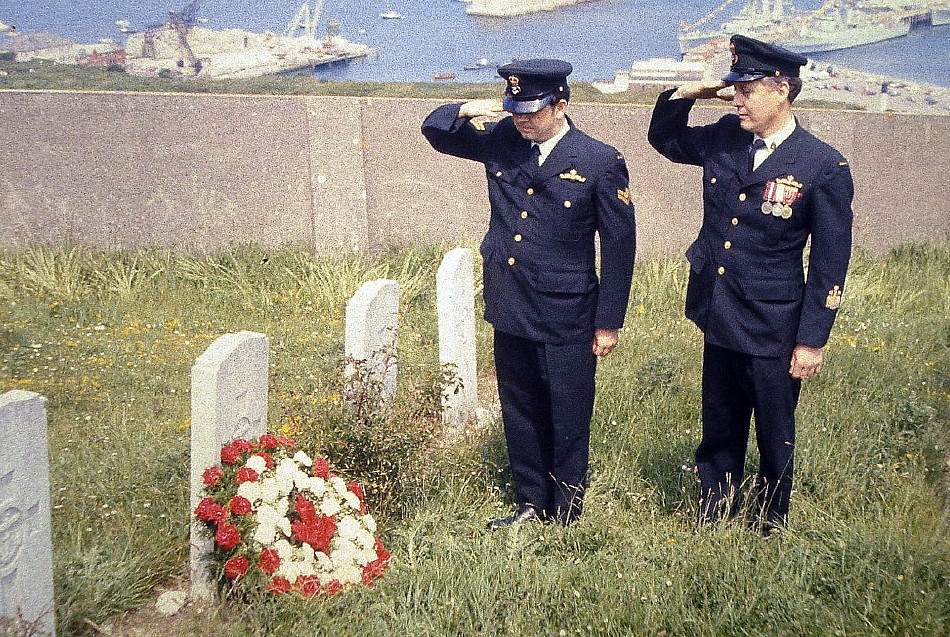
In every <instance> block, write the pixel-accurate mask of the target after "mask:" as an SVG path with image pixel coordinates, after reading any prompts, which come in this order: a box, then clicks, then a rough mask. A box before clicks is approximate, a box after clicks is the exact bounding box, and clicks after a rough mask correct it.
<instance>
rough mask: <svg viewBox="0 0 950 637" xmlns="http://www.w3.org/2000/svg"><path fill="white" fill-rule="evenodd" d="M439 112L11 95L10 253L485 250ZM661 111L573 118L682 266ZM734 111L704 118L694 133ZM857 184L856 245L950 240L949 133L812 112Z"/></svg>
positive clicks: (909, 118) (5, 118) (1, 183)
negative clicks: (78, 246)
mask: <svg viewBox="0 0 950 637" xmlns="http://www.w3.org/2000/svg"><path fill="white" fill-rule="evenodd" d="M437 105H438V102H435V101H429V100H406V99H381V98H373V99H361V98H347V97H305V96H299V97H272V96H217V95H180V94H176V95H165V94H126V93H78V92H0V130H2V131H5V133H4V135H3V137H4V139H3V142H4V144H3V148H2V150H0V224H2V225H3V227H4V232H3V233H2V234H0V241H2V242H5V243H13V242H19V241H25V240H29V241H50V242H59V241H73V242H77V243H86V244H92V245H97V246H104V247H113V246H114V247H118V246H144V245H156V246H185V247H203V248H213V247H217V246H223V245H227V244H231V243H246V242H258V243H261V244H264V245H276V244H279V243H284V242H296V243H302V244H306V245H309V246H312V248H313V249H314V250H315V251H317V252H340V251H341V250H344V251H350V250H366V249H376V248H382V247H385V246H387V245H392V244H404V243H408V242H418V241H424V242H432V243H447V244H457V243H458V242H459V241H461V240H469V241H471V240H477V239H478V238H479V237H480V236H481V234H482V233H483V232H484V230H485V227H486V225H487V219H488V203H487V197H486V189H485V183H484V176H483V171H482V168H481V166H480V165H477V164H474V163H472V162H466V161H463V160H459V159H455V158H451V157H446V156H442V155H439V154H438V153H436V152H435V151H433V150H431V148H430V147H429V146H428V144H427V143H426V142H425V140H424V139H423V137H422V135H421V134H420V133H419V126H420V124H421V122H422V120H423V119H424V118H425V116H426V114H428V113H429V111H431V110H432V109H433V108H434V107H435V106H437ZM650 111H651V108H650V107H646V106H629V105H623V106H620V105H591V104H575V105H572V107H571V114H572V116H573V118H574V120H575V122H576V123H577V124H578V125H579V126H580V127H581V128H582V129H584V130H585V131H586V132H588V133H590V134H591V135H593V136H594V137H597V138H599V139H603V140H605V141H607V142H609V143H611V144H613V145H614V146H616V147H617V148H619V149H620V150H621V151H622V152H623V153H624V154H625V155H626V157H627V164H628V167H629V169H630V182H631V190H632V192H633V194H634V203H635V205H636V213H637V223H638V239H639V250H640V253H641V254H642V255H649V254H669V253H676V252H680V251H682V250H683V249H684V248H685V246H686V245H688V242H689V241H690V240H691V239H692V237H694V236H695V234H696V230H697V228H698V225H699V219H700V217H701V197H700V194H699V189H700V183H699V179H700V172H699V169H698V168H694V167H689V166H678V165H674V164H671V163H670V162H668V161H666V160H665V159H663V158H662V157H660V156H659V155H658V154H657V153H656V152H655V151H654V150H653V149H652V148H650V146H649V145H648V144H647V142H646V130H647V125H648V122H649V119H650ZM724 112H726V111H725V110H724V109H719V108H697V109H696V112H695V113H694V122H697V123H700V122H706V121H713V120H714V119H716V118H718V117H719V116H721V115H722V114H723V113H724ZM799 117H800V119H801V121H802V122H803V123H804V125H805V126H806V127H807V128H809V129H810V130H811V131H812V132H814V133H815V134H816V135H818V136H819V137H820V138H822V139H824V140H825V141H827V142H829V143H831V144H832V145H834V146H836V147H837V148H838V149H839V150H840V151H841V152H842V153H843V154H844V155H845V156H846V157H847V158H848V159H849V160H850V162H851V166H852V170H853V173H854V177H855V186H856V197H855V203H854V209H855V213H856V227H855V234H856V239H857V243H858V244H859V245H863V246H865V247H867V248H869V249H872V250H881V249H885V248H887V247H889V246H892V245H895V244H898V243H902V242H906V241H914V240H924V239H931V238H946V237H948V236H950V195H948V192H947V184H948V183H950V117H940V116H927V115H897V116H895V115H890V114H875V113H856V112H845V111H800V112H799Z"/></svg>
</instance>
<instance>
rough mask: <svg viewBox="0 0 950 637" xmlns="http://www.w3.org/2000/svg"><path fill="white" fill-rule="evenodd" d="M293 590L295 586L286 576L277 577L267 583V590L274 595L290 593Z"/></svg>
mask: <svg viewBox="0 0 950 637" xmlns="http://www.w3.org/2000/svg"><path fill="white" fill-rule="evenodd" d="M292 590H293V586H291V585H290V582H289V581H287V578H286V577H279V576H278V577H275V578H273V579H272V580H271V581H270V582H269V583H268V584H267V592H268V593H273V594H274V595H280V594H282V593H289V592H290V591H292Z"/></svg>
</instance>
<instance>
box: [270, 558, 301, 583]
mask: <svg viewBox="0 0 950 637" xmlns="http://www.w3.org/2000/svg"><path fill="white" fill-rule="evenodd" d="M276 575H280V576H281V577H286V578H287V581H288V582H290V583H291V584H293V583H294V582H296V581H297V578H298V577H300V576H301V575H309V573H307V572H306V571H305V570H304V565H303V564H302V563H300V562H294V561H291V560H287V561H283V560H282V561H281V563H280V566H279V567H278V568H277V572H276Z"/></svg>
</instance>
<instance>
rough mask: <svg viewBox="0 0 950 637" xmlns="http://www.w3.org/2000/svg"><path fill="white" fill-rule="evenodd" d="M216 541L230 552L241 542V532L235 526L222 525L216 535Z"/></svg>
mask: <svg viewBox="0 0 950 637" xmlns="http://www.w3.org/2000/svg"><path fill="white" fill-rule="evenodd" d="M214 541H215V542H217V543H218V546H220V547H221V548H223V549H224V550H225V551H230V550H231V549H233V548H234V547H235V546H237V545H238V543H239V542H240V541H241V532H240V531H238V528H237V527H236V526H234V525H233V524H220V525H218V532H217V533H215V534H214Z"/></svg>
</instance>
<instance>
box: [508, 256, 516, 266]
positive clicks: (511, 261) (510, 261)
mask: <svg viewBox="0 0 950 637" xmlns="http://www.w3.org/2000/svg"><path fill="white" fill-rule="evenodd" d="M514 264H515V258H514V257H508V265H514Z"/></svg>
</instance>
